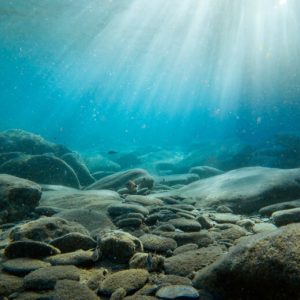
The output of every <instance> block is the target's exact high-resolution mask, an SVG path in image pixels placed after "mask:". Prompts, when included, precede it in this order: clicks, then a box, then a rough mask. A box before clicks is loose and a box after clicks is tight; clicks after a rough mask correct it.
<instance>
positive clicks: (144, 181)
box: [86, 169, 154, 191]
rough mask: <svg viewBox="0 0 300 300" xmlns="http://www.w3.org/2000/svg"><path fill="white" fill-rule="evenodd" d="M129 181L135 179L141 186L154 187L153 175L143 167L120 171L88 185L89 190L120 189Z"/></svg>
mask: <svg viewBox="0 0 300 300" xmlns="http://www.w3.org/2000/svg"><path fill="white" fill-rule="evenodd" d="M128 181H134V182H135V183H136V184H137V185H138V186H139V188H145V187H146V188H149V189H152V188H153V185H154V179H153V177H152V176H151V175H150V174H149V173H148V172H147V171H146V170H143V169H132V170H128V171H123V172H118V173H115V174H112V175H110V176H106V177H104V178H102V179H100V180H98V181H96V182H95V183H93V184H92V185H90V186H88V187H87V188H86V189H87V190H101V189H109V190H115V191H117V190H119V189H122V188H125V187H126V184H127V183H128Z"/></svg>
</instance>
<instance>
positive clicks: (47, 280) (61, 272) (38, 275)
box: [24, 266, 80, 290]
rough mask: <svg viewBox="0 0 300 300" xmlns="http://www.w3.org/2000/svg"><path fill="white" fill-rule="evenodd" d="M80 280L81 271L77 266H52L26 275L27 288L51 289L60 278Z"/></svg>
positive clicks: (25, 284) (25, 283)
mask: <svg viewBox="0 0 300 300" xmlns="http://www.w3.org/2000/svg"><path fill="white" fill-rule="evenodd" d="M62 279H70V280H75V281H79V279H80V271H79V269H77V268H76V267H75V266H51V267H47V268H41V269H38V270H35V271H33V272H31V273H29V274H28V275H26V276H25V277H24V287H25V289H33V290H49V289H53V288H54V287H55V284H56V282H57V281H58V280H62Z"/></svg>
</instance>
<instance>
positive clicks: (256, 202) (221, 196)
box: [153, 167, 300, 213]
mask: <svg viewBox="0 0 300 300" xmlns="http://www.w3.org/2000/svg"><path fill="white" fill-rule="evenodd" d="M163 195H171V196H180V197H184V198H192V199H193V200H194V201H196V206H197V207H202V208H203V207H206V208H216V207H218V206H220V205H226V206H228V207H229V208H231V209H232V210H233V211H234V212H242V213H248V212H255V211H257V210H259V209H260V208H261V207H264V206H266V205H270V204H274V203H277V202H283V201H288V200H293V199H297V198H298V197H300V169H288V170H283V169H272V168H263V167H249V168H241V169H237V170H233V171H230V172H227V173H224V174H222V175H218V176H214V177H210V178H207V179H203V180H199V181H196V182H193V183H191V184H189V185H187V186H185V187H183V188H181V189H179V190H175V191H172V192H168V193H166V194H163ZM157 196H159V195H155V194H154V195H153V197H157Z"/></svg>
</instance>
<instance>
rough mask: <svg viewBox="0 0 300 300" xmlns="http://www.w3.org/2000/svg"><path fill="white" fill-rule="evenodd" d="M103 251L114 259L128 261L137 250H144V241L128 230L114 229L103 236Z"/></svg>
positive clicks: (105, 255) (104, 254)
mask: <svg viewBox="0 0 300 300" xmlns="http://www.w3.org/2000/svg"><path fill="white" fill-rule="evenodd" d="M100 246H101V252H102V254H103V256H104V257H107V258H109V259H111V260H113V261H117V262H121V263H123V262H124V263H127V262H128V261H129V259H130V258H131V257H132V256H133V255H134V254H135V253H136V252H143V250H144V248H143V244H142V242H141V241H140V240H139V239H138V238H136V237H135V236H133V235H131V234H130V233H128V232H123V231H120V230H114V231H111V232H107V233H105V234H104V235H103V236H101V244H100Z"/></svg>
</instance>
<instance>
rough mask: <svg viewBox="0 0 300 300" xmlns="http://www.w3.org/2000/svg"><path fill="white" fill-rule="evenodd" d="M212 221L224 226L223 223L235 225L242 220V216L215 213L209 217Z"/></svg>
mask: <svg viewBox="0 0 300 300" xmlns="http://www.w3.org/2000/svg"><path fill="white" fill-rule="evenodd" d="M209 217H210V219H212V220H213V221H215V222H217V223H220V224H223V223H233V224H236V223H237V222H238V221H240V220H241V216H238V215H234V214H231V213H213V214H210V215H209Z"/></svg>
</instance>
